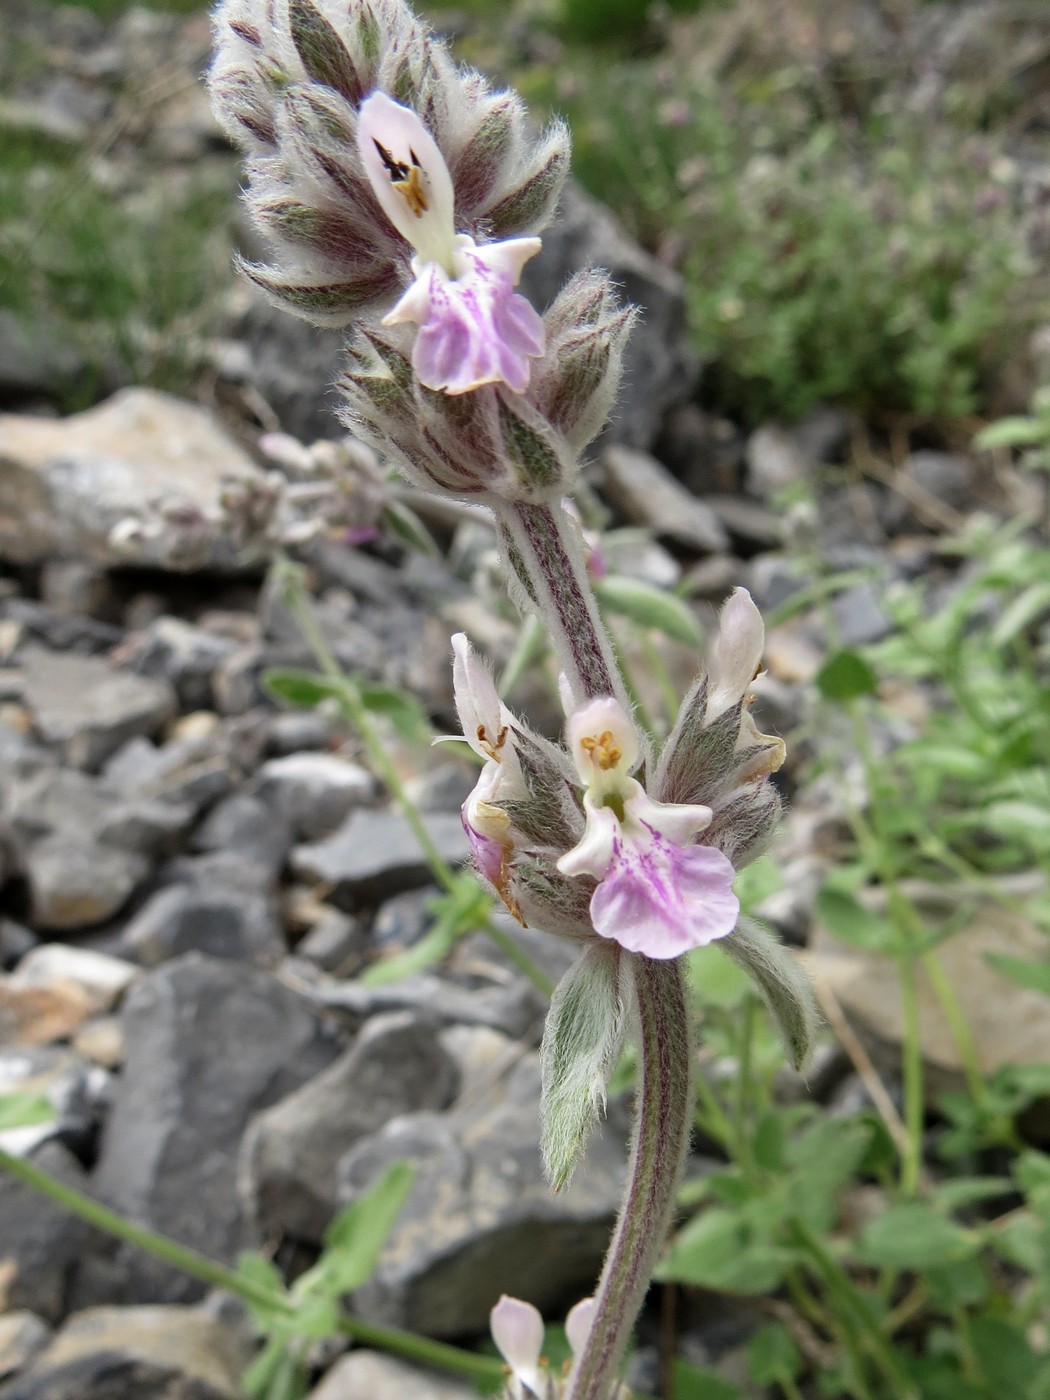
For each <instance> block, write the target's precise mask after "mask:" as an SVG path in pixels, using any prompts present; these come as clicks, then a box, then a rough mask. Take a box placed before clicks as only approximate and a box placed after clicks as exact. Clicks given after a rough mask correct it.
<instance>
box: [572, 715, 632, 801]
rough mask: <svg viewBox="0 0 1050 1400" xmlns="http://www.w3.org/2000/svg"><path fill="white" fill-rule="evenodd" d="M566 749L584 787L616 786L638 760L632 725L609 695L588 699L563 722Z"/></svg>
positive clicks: (602, 787)
mask: <svg viewBox="0 0 1050 1400" xmlns="http://www.w3.org/2000/svg"><path fill="white" fill-rule="evenodd" d="M565 728H566V733H567V736H568V740H569V752H570V753H571V754H572V758H573V762H574V763H575V764H576V771H577V772H578V773H579V775H580V779H581V781H582V782H583V783H585V784H586V785H587V786H588V787H591V786H598V787H599V788H601V789H603V790H604V789H606V788H608V787H610V786H612V785H617V786H618V785H619V784H618V783H617V779H618V778H619V779H621V780H622V778H625V777H626V776H627V774H629V773H630V771H631V769H632V768H634V767H635V765H636V764H637V762H638V759H639V756H640V753H641V750H640V748H639V745H638V735H637V733H636V732H635V728H634V725H633V724H632V722H631V719H630V717H629V716H628V714H627V713H626V711H625V710H624V708H623V706H622V705H621V704H620V703H619V702H618V701H616V700H614V699H613V698H612V696H600V697H599V698H598V699H597V700H589V701H588V702H587V704H586V705H584V706H582V707H581V708H580V709H578V710H575V711H574V712H573V713H572V714H571V715H570V716H569V718H568V720H567V722H566V726H565Z"/></svg>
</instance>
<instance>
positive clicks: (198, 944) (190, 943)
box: [120, 884, 286, 967]
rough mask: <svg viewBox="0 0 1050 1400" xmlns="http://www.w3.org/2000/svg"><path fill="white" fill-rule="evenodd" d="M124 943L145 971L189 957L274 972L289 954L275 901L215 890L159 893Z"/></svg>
mask: <svg viewBox="0 0 1050 1400" xmlns="http://www.w3.org/2000/svg"><path fill="white" fill-rule="evenodd" d="M120 943H121V947H122V948H123V949H124V950H125V951H126V953H127V955H128V957H130V958H134V959H135V961H136V962H139V963H142V964H143V966H145V967H157V966H159V964H161V963H165V962H169V961H170V960H171V959H172V958H177V957H181V956H182V955H183V954H184V953H204V954H206V955H207V956H208V957H211V958H219V959H221V960H222V961H224V962H235V963H256V964H259V965H262V966H269V965H273V964H274V963H276V962H277V961H278V960H279V959H280V957H281V956H282V955H283V954H284V952H285V951H286V949H285V943H284V937H283V935H282V933H281V927H280V924H279V922H278V919H277V914H276V911H275V909H274V907H273V902H272V900H270V899H269V898H267V897H266V895H264V894H256V893H249V894H245V893H244V892H242V891H238V890H235V889H222V888H221V887H219V888H216V887H214V886H212V885H211V884H204V885H200V886H198V885H194V884H176V885H169V886H167V888H165V889H161V890H158V891H157V892H156V894H154V895H152V896H151V897H150V899H149V900H148V901H147V902H146V903H145V904H144V905H143V906H142V908H141V909H140V910H139V911H138V913H137V914H136V915H135V916H134V918H132V919H131V920H130V922H129V923H128V924H127V926H126V927H125V928H124V930H123V932H122V934H121V938H120Z"/></svg>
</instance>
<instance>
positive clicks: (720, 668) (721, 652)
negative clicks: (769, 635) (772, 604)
mask: <svg viewBox="0 0 1050 1400" xmlns="http://www.w3.org/2000/svg"><path fill="white" fill-rule="evenodd" d="M765 641H766V629H765V626H764V625H763V622H762V614H761V613H760V612H759V610H758V609H757V608H756V607H755V604H754V603H753V602H752V599H751V594H750V593H749V592H748V591H747V589H746V588H734V590H733V592H732V593H731V594H730V596H729V598H728V599H727V600H726V602H725V603H724V604H723V607H722V612H721V614H720V615H719V619H718V636H717V638H716V639H715V645H714V649H713V652H712V656H711V665H710V670H709V674H710V689H709V691H708V701H707V720H708V722H709V723H710V721H711V720H713V719H717V718H718V716H719V715H720V714H723V713H724V712H725V711H726V710H728V709H730V708H731V707H732V706H733V705H736V704H738V703H739V701H741V700H742V699H743V698H744V696H745V695H746V694H747V690H748V687H749V686H750V684H751V682H752V681H753V680H754V678H755V673H756V672H757V670H758V668H759V666H760V665H761V662H762V648H763V647H764V646H765Z"/></svg>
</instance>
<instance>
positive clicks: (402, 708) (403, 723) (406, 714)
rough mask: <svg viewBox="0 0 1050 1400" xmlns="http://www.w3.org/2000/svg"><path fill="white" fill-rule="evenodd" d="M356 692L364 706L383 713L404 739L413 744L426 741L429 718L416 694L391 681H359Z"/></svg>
mask: <svg viewBox="0 0 1050 1400" xmlns="http://www.w3.org/2000/svg"><path fill="white" fill-rule="evenodd" d="M358 694H359V695H360V697H361V703H362V705H364V707H365V709H366V710H370V711H371V712H372V713H373V714H376V715H385V716H386V718H387V719H388V720H389V721H390V723H391V724H392V725H393V727H394V729H395V730H396V731H397V733H398V734H400V735H401V737H402V738H403V739H405V740H407V741H408V742H409V743H415V744H419V743H422V744H425V743H429V741H430V735H431V729H430V720H429V719H428V718H427V714H426V711H425V710H424V709H423V706H422V705H421V704H420V703H419V701H418V700H417V699H416V698H415V696H413V695H408V694H407V693H406V692H405V691H403V690H398V689H397V687H396V686H392V685H362V686H360V687H359V689H358Z"/></svg>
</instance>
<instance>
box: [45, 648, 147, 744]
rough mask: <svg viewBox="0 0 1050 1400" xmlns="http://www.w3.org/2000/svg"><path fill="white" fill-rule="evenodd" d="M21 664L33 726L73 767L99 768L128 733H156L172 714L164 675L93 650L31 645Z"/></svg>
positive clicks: (142, 734) (128, 737)
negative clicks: (127, 666) (139, 670)
mask: <svg viewBox="0 0 1050 1400" xmlns="http://www.w3.org/2000/svg"><path fill="white" fill-rule="evenodd" d="M22 664H23V666H24V668H25V693H24V698H25V704H26V706H27V707H28V709H29V711H30V713H31V714H32V716H33V722H34V724H35V725H36V729H37V732H38V733H39V734H40V737H41V738H42V739H44V740H45V742H47V743H49V744H54V745H55V746H56V747H58V748H60V749H61V750H62V753H63V756H64V758H65V760H66V762H67V763H70V764H72V765H73V766H74V767H76V768H88V769H97V768H99V767H100V766H101V765H102V764H103V763H104V762H105V760H106V759H107V758H109V756H110V754H113V753H115V752H116V751H117V749H119V748H120V746H121V745H122V744H124V743H126V742H127V740H128V739H131V738H134V737H135V736H136V735H141V736H143V737H147V738H148V737H150V736H152V735H154V734H156V733H157V732H158V731H159V730H160V729H161V728H162V727H163V726H164V725H165V724H166V723H167V722H168V721H169V720H170V719H171V718H172V717H173V716H174V714H175V695H174V692H173V691H172V688H171V686H170V685H168V683H167V682H166V681H161V680H153V679H150V678H148V677H145V676H136V675H134V674H132V673H131V672H129V671H121V670H118V669H117V668H116V667H115V666H111V665H109V663H108V662H106V661H103V660H102V659H101V658H99V657H96V656H77V655H74V654H71V653H62V654H59V653H54V652H48V651H43V650H41V649H39V648H37V647H32V648H28V649H27V650H26V651H25V652H23V654H22Z"/></svg>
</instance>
